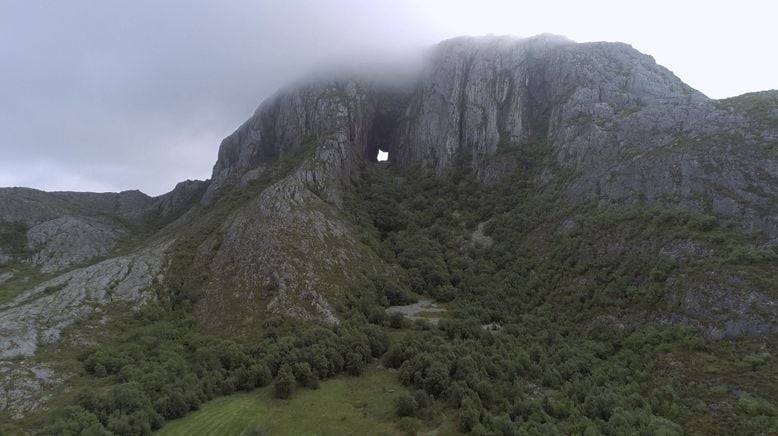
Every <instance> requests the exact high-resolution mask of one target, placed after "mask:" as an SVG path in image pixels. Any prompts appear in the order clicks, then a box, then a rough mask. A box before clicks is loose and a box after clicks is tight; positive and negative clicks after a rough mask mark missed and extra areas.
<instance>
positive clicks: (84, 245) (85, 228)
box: [27, 215, 127, 273]
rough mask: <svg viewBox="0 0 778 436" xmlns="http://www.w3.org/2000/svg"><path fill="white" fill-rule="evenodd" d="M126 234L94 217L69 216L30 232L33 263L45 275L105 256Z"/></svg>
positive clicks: (119, 228)
mask: <svg viewBox="0 0 778 436" xmlns="http://www.w3.org/2000/svg"><path fill="white" fill-rule="evenodd" d="M126 234H127V231H126V230H125V229H123V228H121V227H118V226H117V225H115V224H111V223H109V222H106V221H101V220H97V219H94V218H88V217H82V216H71V215H66V216H64V217H61V218H56V219H53V220H51V221H46V222H43V223H41V224H38V225H36V226H34V227H31V228H30V229H29V230H28V231H27V240H28V241H29V248H30V250H31V251H32V252H33V253H34V254H33V255H32V257H31V262H32V263H34V264H36V265H39V266H40V268H41V271H42V272H47V273H48V272H54V271H58V270H61V269H63V268H66V267H68V266H71V265H76V264H79V263H82V262H84V261H86V260H89V259H92V258H95V257H99V256H105V255H106V254H108V253H109V252H110V251H111V249H113V248H114V247H115V246H116V243H117V241H118V240H119V239H121V238H122V237H124V236H126Z"/></svg>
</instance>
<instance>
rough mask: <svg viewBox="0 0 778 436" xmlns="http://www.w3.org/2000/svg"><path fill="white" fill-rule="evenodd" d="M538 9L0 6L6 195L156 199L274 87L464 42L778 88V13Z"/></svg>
mask: <svg viewBox="0 0 778 436" xmlns="http://www.w3.org/2000/svg"><path fill="white" fill-rule="evenodd" d="M537 3H538V2H520V1H496V0H495V1H491V2H490V1H484V2H465V1H456V0H452V1H443V0H431V1H411V0H400V1H361V0H340V1H339V0H321V1H310V0H308V1H302V0H291V1H290V0H283V1H282V0H278V1H261V0H260V1H256V0H255V1H244V0H241V1H225V2H213V1H210V2H206V1H182V0H178V1H175V0H174V1H164V2H159V1H152V0H136V1H133V2H107V1H84V0H72V1H67V2H56V1H36V2H30V1H26V0H22V1H17V0H7V1H4V2H2V4H0V156H2V158H0V186H28V187H35V188H39V189H45V190H89V191H119V190H125V189H140V190H142V191H144V192H146V193H148V194H151V195H158V194H161V193H163V192H166V191H168V190H170V189H172V188H173V186H174V185H175V183H176V182H178V181H181V180H185V179H192V178H199V179H205V178H208V177H209V176H210V170H211V166H212V165H213V163H214V161H215V159H216V154H217V150H218V146H219V143H220V141H221V139H222V138H223V137H225V136H226V135H228V134H229V133H231V132H232V131H233V130H234V129H235V128H236V127H237V126H238V125H240V124H241V123H242V122H243V121H244V120H245V119H246V118H248V117H249V116H250V115H251V113H252V112H253V111H254V109H255V108H256V107H257V106H258V105H259V103H260V102H261V100H262V99H264V98H265V97H267V96H269V95H270V94H272V93H273V92H274V91H276V90H277V89H278V88H279V87H281V86H283V85H287V84H289V83H292V82H295V81H298V80H301V79H302V78H307V77H311V76H312V75H313V74H314V72H321V71H328V72H332V71H341V70H355V69H356V70H365V69H366V68H373V71H390V70H392V69H391V68H388V67H385V66H386V65H405V66H407V67H408V68H409V69H410V70H412V69H413V68H412V67H413V66H414V65H416V64H417V62H418V59H419V55H420V53H422V51H423V50H424V49H425V48H427V47H430V46H431V45H432V44H434V43H436V42H438V41H440V40H442V39H445V38H448V37H452V36H456V35H460V34H475V35H480V34H487V33H494V34H515V35H518V36H531V35H534V34H537V33H542V32H551V33H557V34H563V35H566V36H568V37H570V38H572V39H574V40H577V41H588V40H621V41H624V42H628V43H631V44H633V45H634V46H635V47H636V48H637V49H639V50H641V51H643V52H646V53H648V54H651V55H653V56H654V57H655V58H656V59H657V61H658V62H659V63H662V64H664V65H665V66H667V67H669V68H670V69H671V70H673V71H675V72H676V73H677V74H678V75H679V76H680V77H681V78H682V79H683V80H685V81H687V82H688V83H689V84H691V85H692V86H694V87H696V88H698V89H700V90H701V91H703V92H705V93H706V94H708V95H710V96H712V97H716V98H719V97H725V96H730V95H735V94H739V93H742V92H746V91H752V90H759V89H764V88H769V87H778V82H776V81H775V77H778V71H776V67H775V61H774V60H772V58H771V57H770V51H769V50H771V48H770V47H769V46H770V45H771V42H772V41H775V40H776V39H778V38H776V35H775V32H776V31H775V30H770V29H774V27H775V26H772V25H771V24H770V23H768V22H764V23H763V21H765V20H769V19H770V17H772V16H774V15H773V14H771V13H767V12H769V11H765V10H763V9H764V7H762V10H754V8H758V7H757V6H752V7H750V9H749V6H748V3H749V2H747V1H746V2H743V3H742V4H740V3H739V4H738V9H737V10H729V9H728V8H727V7H721V6H718V5H710V4H708V3H706V6H705V10H704V11H703V10H702V9H698V8H694V7H686V6H683V7H682V6H679V5H675V4H674V3H670V2H664V3H663V2H661V1H659V2H657V3H652V8H651V9H646V10H643V11H636V10H635V9H634V8H633V7H626V6H624V5H623V4H621V3H619V2H615V1H614V2H609V1H601V2H593V3H586V4H585V5H582V4H581V3H580V2H570V3H564V2H550V3H549V4H545V3H544V4H543V5H538V4H537ZM756 4H758V3H756ZM684 7H686V9H684ZM768 8H769V7H768ZM670 10H672V13H671V12H668V11H670ZM705 14H712V15H705ZM746 19H748V20H749V21H748V23H745V22H744V20H746ZM729 23H731V25H730V26H729V27H727V29H728V30H729V33H727V32H722V28H724V26H725V25H727V24H729ZM738 23H740V24H738ZM741 24H742V26H741ZM746 24H747V25H746ZM739 26H740V27H739ZM657 30H661V31H657ZM766 32H772V33H773V34H767V33H766ZM689 35H693V36H689ZM717 38H718V39H717ZM738 38H740V39H738ZM743 38H745V40H744V39H743ZM743 41H746V42H743ZM728 56H729V57H732V58H731V59H730V58H728ZM746 62H752V63H746ZM766 62H770V63H766ZM727 65H730V66H731V65H734V67H733V68H730V69H727V68H726V66H727ZM733 84H734V85H733ZM735 85H736V86H735Z"/></svg>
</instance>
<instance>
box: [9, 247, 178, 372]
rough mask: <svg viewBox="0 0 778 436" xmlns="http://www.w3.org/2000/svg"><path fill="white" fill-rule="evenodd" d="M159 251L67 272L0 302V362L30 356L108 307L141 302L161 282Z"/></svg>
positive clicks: (159, 249)
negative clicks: (69, 328) (9, 299)
mask: <svg viewBox="0 0 778 436" xmlns="http://www.w3.org/2000/svg"><path fill="white" fill-rule="evenodd" d="M162 273H163V247H156V248H154V249H148V250H146V251H143V252H140V253H138V254H134V255H130V256H124V257H117V258H113V259H108V260H105V261H103V262H100V263H97V264H95V265H92V266H89V267H85V268H80V269H77V270H74V271H70V272H68V273H66V274H62V275H60V276H57V277H55V278H53V279H51V280H48V281H46V282H43V283H41V284H40V285H38V286H35V287H34V288H32V289H29V290H27V291H24V292H22V293H21V294H19V295H18V296H17V297H16V298H14V299H13V300H12V301H10V302H7V303H4V304H0V360H2V359H12V358H15V357H18V356H31V355H32V354H33V353H35V349H36V348H37V346H38V344H39V343H45V342H52V341H56V340H57V339H59V336H60V333H61V331H62V329H64V328H65V327H67V326H69V325H72V324H73V323H75V322H76V321H78V320H80V319H83V318H85V317H87V316H90V315H91V314H93V313H95V311H98V310H100V307H101V306H104V305H107V304H111V303H124V304H126V303H129V302H133V303H135V302H142V301H145V300H147V299H149V298H152V297H153V293H151V292H148V290H149V287H150V286H151V285H152V283H154V282H158V281H160V280H161V279H162Z"/></svg>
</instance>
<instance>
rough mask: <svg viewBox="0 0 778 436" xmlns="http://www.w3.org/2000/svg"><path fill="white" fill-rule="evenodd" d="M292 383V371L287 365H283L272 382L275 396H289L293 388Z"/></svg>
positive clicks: (293, 381) (293, 382) (293, 379)
mask: <svg viewBox="0 0 778 436" xmlns="http://www.w3.org/2000/svg"><path fill="white" fill-rule="evenodd" d="M294 385H295V378H294V373H293V372H292V369H291V368H290V367H289V365H284V366H282V367H281V368H280V369H279V370H278V374H277V375H276V381H275V382H274V383H273V394H274V395H275V396H276V398H289V397H290V396H291V395H292V391H293V390H294Z"/></svg>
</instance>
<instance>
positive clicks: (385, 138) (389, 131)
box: [364, 108, 399, 162]
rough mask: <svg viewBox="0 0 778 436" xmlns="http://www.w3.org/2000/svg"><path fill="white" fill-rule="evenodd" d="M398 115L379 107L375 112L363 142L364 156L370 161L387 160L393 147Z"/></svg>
mask: <svg viewBox="0 0 778 436" xmlns="http://www.w3.org/2000/svg"><path fill="white" fill-rule="evenodd" d="M398 124H399V122H398V115H397V114H396V113H395V112H394V111H389V110H387V109H386V108H381V110H378V111H377V113H376V114H375V117H374V118H373V122H372V124H371V126H370V131H369V133H368V135H367V138H366V139H367V141H366V143H365V151H364V157H365V159H366V160H368V161H370V162H388V161H389V157H390V155H391V154H392V151H393V149H394V142H395V136H396V133H395V130H396V129H397V126H398Z"/></svg>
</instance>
